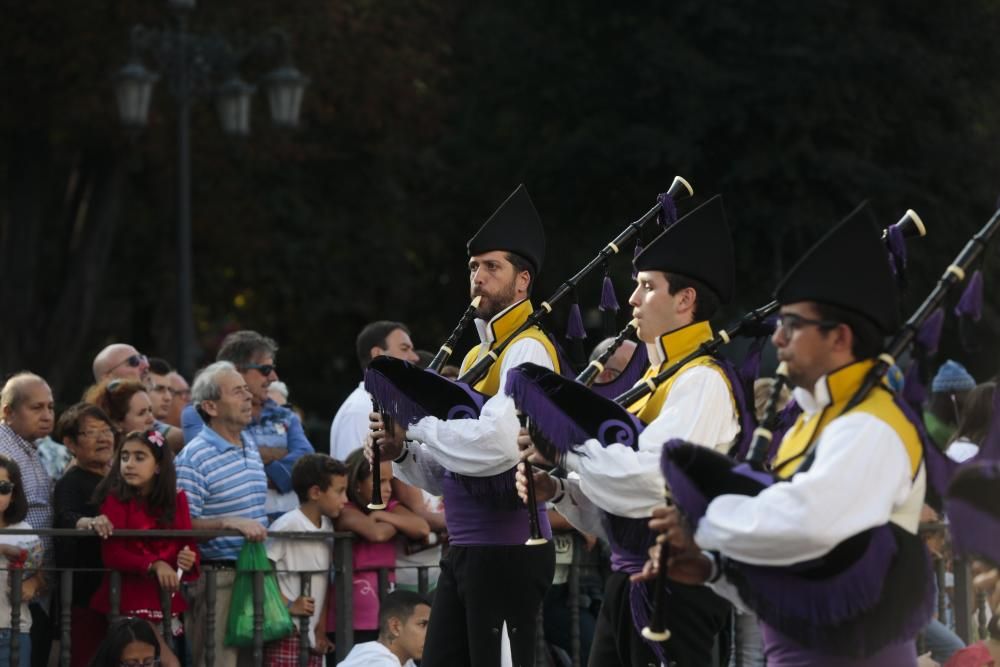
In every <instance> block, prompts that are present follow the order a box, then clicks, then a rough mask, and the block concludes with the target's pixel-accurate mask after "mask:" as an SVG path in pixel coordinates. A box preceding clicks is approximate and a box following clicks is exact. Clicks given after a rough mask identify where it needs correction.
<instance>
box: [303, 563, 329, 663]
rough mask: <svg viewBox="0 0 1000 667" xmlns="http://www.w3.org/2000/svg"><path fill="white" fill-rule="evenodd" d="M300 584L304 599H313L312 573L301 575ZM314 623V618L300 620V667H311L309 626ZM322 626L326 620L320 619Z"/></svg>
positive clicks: (306, 617)
mask: <svg viewBox="0 0 1000 667" xmlns="http://www.w3.org/2000/svg"><path fill="white" fill-rule="evenodd" d="M299 583H300V587H301V590H302V597H307V598H308V597H312V572H303V573H301V574H300V575H299ZM310 623H312V616H303V617H302V618H301V619H300V620H299V667H309V644H310V642H309V624H310ZM320 623H321V624H325V623H326V619H325V618H321V619H320Z"/></svg>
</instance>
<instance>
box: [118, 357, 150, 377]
mask: <svg viewBox="0 0 1000 667" xmlns="http://www.w3.org/2000/svg"><path fill="white" fill-rule="evenodd" d="M125 364H128V365H129V366H131V367H132V368H139V366H142V365H143V364H146V365H149V359H148V358H147V357H146V355H145V354H133V355H132V356H130V357H128V358H127V359H125V360H124V361H121V362H119V363H117V364H115V365H114V366H112V367H111V368H109V369H108V372H109V373H110V372H111V371H113V370H115V369H116V368H118V367H119V366H124V365H125Z"/></svg>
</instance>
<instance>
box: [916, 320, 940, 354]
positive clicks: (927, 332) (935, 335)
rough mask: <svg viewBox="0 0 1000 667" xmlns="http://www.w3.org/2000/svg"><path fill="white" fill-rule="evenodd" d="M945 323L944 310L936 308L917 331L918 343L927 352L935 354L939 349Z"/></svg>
mask: <svg viewBox="0 0 1000 667" xmlns="http://www.w3.org/2000/svg"><path fill="white" fill-rule="evenodd" d="M943 325H944V310H942V309H941V308H936V309H935V310H934V312H933V313H931V315H930V317H928V318H927V320H926V321H925V322H924V323H923V324H922V325H920V330H919V331H918V332H917V337H916V344H917V345H919V346H920V347H921V348H923V349H924V351H925V353H926V354H927V355H928V356H929V355H933V354H934V353H935V352H937V350H938V344H939V343H940V342H941V327H942V326H943Z"/></svg>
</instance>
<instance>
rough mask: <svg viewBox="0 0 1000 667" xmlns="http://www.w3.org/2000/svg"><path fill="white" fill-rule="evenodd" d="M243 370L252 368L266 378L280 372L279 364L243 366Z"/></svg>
mask: <svg viewBox="0 0 1000 667" xmlns="http://www.w3.org/2000/svg"><path fill="white" fill-rule="evenodd" d="M243 368H252V369H254V370H255V371H259V372H260V374H261V375H263V376H265V377H267V376H268V375H270V374H271V373H273V372H274V371H276V370H278V366H277V364H243Z"/></svg>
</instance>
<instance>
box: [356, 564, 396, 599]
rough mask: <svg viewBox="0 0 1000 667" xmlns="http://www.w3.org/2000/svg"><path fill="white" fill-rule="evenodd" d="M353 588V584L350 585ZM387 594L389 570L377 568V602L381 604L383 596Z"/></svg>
mask: <svg viewBox="0 0 1000 667" xmlns="http://www.w3.org/2000/svg"><path fill="white" fill-rule="evenodd" d="M351 588H353V586H351ZM388 594H389V571H388V570H387V569H385V568H384V567H380V568H379V569H378V602H379V604H380V605H381V604H382V600H384V599H385V596H386V595H388Z"/></svg>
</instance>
